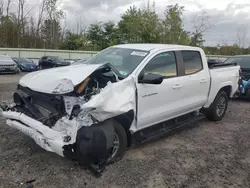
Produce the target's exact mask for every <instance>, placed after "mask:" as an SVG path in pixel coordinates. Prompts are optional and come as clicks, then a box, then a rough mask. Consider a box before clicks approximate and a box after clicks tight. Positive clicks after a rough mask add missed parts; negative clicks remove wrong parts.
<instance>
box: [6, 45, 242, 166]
mask: <svg viewBox="0 0 250 188" xmlns="http://www.w3.org/2000/svg"><path fill="white" fill-rule="evenodd" d="M239 70H240V67H239V66H237V65H236V64H218V65H213V66H211V67H210V68H209V67H208V63H207V60H206V56H205V54H204V52H203V50H202V49H201V48H197V47H190V46H180V45H164V44H123V45H116V46H112V47H109V48H107V49H105V50H103V51H101V52H99V53H98V54H97V55H95V56H93V57H92V58H90V59H89V60H87V61H86V62H85V63H84V64H79V65H75V66H68V67H60V68H54V69H49V70H42V71H38V72H34V73H29V74H27V75H25V76H24V77H22V78H21V79H20V81H19V84H18V87H17V91H16V92H15V93H14V96H13V98H14V103H13V104H10V105H3V104H2V115H3V116H4V117H5V118H6V119H7V124H8V125H9V126H11V127H14V128H16V129H18V130H20V131H21V132H23V133H24V134H26V135H28V136H30V137H31V138H33V139H34V141H35V142H36V143H37V144H38V145H39V146H41V147H42V148H44V149H45V150H47V151H51V152H55V153H57V154H59V155H61V156H65V157H70V158H73V159H76V160H78V161H79V162H80V163H81V164H95V165H100V164H109V163H111V162H115V161H117V160H118V159H121V157H122V156H123V155H124V152H125V150H126V148H127V147H129V146H131V145H132V144H134V143H141V142H144V141H147V140H148V139H150V138H153V137H155V136H157V135H160V134H162V133H165V132H168V131H170V130H172V129H175V128H177V127H179V126H181V125H183V124H185V123H187V122H191V120H197V119H199V118H200V117H204V115H205V116H206V117H207V119H208V120H212V121H220V120H222V118H223V117H224V115H225V113H226V110H227V105H228V99H229V98H231V97H233V96H234V94H235V93H236V91H237V90H238V87H239V86H238V81H239Z"/></svg>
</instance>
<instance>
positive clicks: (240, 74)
mask: <svg viewBox="0 0 250 188" xmlns="http://www.w3.org/2000/svg"><path fill="white" fill-rule="evenodd" d="M239 77H240V80H241V78H242V71H241V69H240V70H239Z"/></svg>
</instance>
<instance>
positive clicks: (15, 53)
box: [0, 48, 97, 60]
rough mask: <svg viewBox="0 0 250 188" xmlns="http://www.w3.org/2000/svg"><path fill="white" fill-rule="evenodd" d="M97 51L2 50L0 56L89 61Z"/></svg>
mask: <svg viewBox="0 0 250 188" xmlns="http://www.w3.org/2000/svg"><path fill="white" fill-rule="evenodd" d="M96 53H97V52H96V51H70V50H48V49H26V48H0V54H2V55H3V54H5V55H9V56H11V57H23V58H30V59H39V58H41V57H42V56H46V55H50V56H60V57H62V58H64V59H65V60H75V59H87V58H90V57H91V56H93V55H95V54H96Z"/></svg>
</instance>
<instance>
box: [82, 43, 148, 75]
mask: <svg viewBox="0 0 250 188" xmlns="http://www.w3.org/2000/svg"><path fill="white" fill-rule="evenodd" d="M148 53H149V52H148V51H142V50H134V49H126V48H114V47H111V48H107V49H106V50H103V51H101V52H100V53H98V54H96V55H95V56H94V57H93V58H91V59H89V60H87V61H86V64H106V63H110V64H111V65H112V66H113V67H114V68H115V69H116V70H117V71H118V72H119V73H120V74H121V75H122V76H124V77H127V76H128V75H129V74H131V73H132V72H133V71H134V70H135V68H136V67H137V66H138V65H139V64H140V63H141V62H142V60H143V59H144V58H145V57H146V56H147V55H148Z"/></svg>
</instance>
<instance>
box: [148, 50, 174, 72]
mask: <svg viewBox="0 0 250 188" xmlns="http://www.w3.org/2000/svg"><path fill="white" fill-rule="evenodd" d="M144 73H145V74H149V73H153V74H159V75H162V76H164V77H173V76H177V63H176V58H175V53H174V52H164V53H161V54H158V55H157V56H155V57H154V58H153V59H151V60H150V61H149V62H148V64H147V65H146V67H145V68H144Z"/></svg>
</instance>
